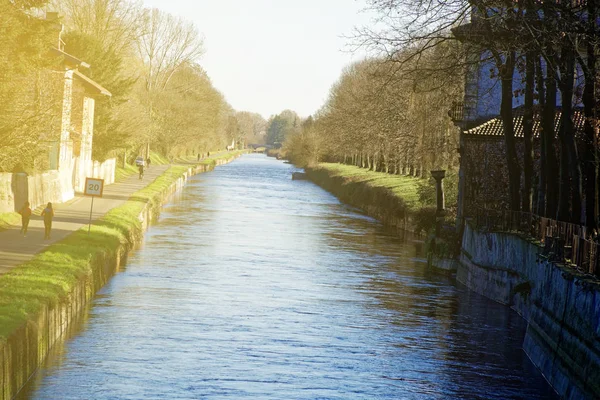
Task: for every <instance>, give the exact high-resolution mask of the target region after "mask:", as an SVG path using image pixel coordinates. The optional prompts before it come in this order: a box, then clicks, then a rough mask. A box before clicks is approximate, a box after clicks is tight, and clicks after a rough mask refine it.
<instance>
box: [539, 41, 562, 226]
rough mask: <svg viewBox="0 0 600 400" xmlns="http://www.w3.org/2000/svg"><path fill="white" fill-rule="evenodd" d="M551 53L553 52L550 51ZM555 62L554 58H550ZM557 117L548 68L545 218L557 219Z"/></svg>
mask: <svg viewBox="0 0 600 400" xmlns="http://www.w3.org/2000/svg"><path fill="white" fill-rule="evenodd" d="M550 51H551V50H550ZM549 58H550V60H552V61H553V59H554V57H553V56H549ZM555 116H556V77H555V75H554V71H552V67H550V66H546V103H545V106H544V110H543V116H542V135H543V137H544V149H545V153H546V168H545V171H546V210H545V212H544V214H543V215H544V216H546V217H552V218H555V217H556V212H557V208H558V207H557V200H558V197H557V194H558V160H557V159H556V149H555V147H554V138H555V132H554V119H555Z"/></svg>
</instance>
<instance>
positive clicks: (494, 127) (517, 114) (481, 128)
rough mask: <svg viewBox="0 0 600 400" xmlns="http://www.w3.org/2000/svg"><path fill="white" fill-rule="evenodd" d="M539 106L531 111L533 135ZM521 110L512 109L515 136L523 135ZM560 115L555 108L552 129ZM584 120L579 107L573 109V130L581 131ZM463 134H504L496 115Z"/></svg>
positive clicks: (537, 129) (537, 132)
mask: <svg viewBox="0 0 600 400" xmlns="http://www.w3.org/2000/svg"><path fill="white" fill-rule="evenodd" d="M540 111H541V110H540V108H539V107H537V108H536V109H534V113H533V136H534V137H539V136H540V124H541V114H540ZM523 112H524V108H523V107H522V106H521V107H517V108H515V109H513V121H514V126H515V137H520V138H522V137H524V135H523ZM561 115H562V111H561V109H560V108H559V107H557V109H556V114H555V116H554V131H555V132H558V130H559V127H560V117H561ZM584 121H585V116H584V114H583V112H582V111H581V110H580V109H575V110H574V111H573V127H574V128H575V131H583V124H584ZM464 134H465V135H468V136H504V125H503V123H502V119H501V118H500V117H499V116H497V117H492V118H490V119H488V120H487V121H484V122H482V123H480V124H479V125H477V126H475V127H473V128H470V129H467V130H465V131H464Z"/></svg>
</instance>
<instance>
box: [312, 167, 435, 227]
mask: <svg viewBox="0 0 600 400" xmlns="http://www.w3.org/2000/svg"><path fill="white" fill-rule="evenodd" d="M307 173H308V175H309V177H310V178H311V179H312V180H313V181H315V183H317V184H318V185H320V186H322V187H323V188H325V189H327V190H329V191H331V192H332V193H333V194H335V195H336V196H338V197H339V198H340V199H341V200H342V201H344V202H345V203H348V204H351V205H353V206H356V207H359V208H361V209H363V210H365V211H366V212H367V213H368V214H369V215H371V216H373V217H375V218H378V219H380V220H381V221H383V222H384V223H387V222H389V223H391V224H396V223H397V221H396V219H398V220H409V219H410V220H411V225H412V228H413V229H414V230H417V231H421V230H425V231H427V230H429V229H430V228H431V227H430V226H429V225H431V223H432V222H433V223H435V209H432V207H433V206H434V204H432V203H430V202H429V201H427V200H423V199H422V197H423V196H421V195H420V194H421V192H422V190H423V188H424V187H426V185H429V183H428V182H427V180H424V179H418V178H414V177H411V176H404V175H392V174H387V173H384V172H373V171H369V170H367V169H365V168H359V167H355V166H352V165H344V164H334V163H320V164H319V165H318V166H316V167H312V168H307ZM430 214H431V215H430ZM432 217H433V221H429V220H431V219H432Z"/></svg>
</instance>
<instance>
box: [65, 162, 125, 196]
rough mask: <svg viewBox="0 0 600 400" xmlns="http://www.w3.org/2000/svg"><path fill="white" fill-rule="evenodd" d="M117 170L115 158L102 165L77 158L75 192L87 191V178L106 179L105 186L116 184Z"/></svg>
mask: <svg viewBox="0 0 600 400" xmlns="http://www.w3.org/2000/svg"><path fill="white" fill-rule="evenodd" d="M116 168H117V160H116V159H115V158H111V159H109V160H106V161H104V162H103V163H100V162H98V161H92V160H86V159H83V158H80V157H77V158H76V159H75V171H74V173H73V188H74V190H75V192H77V193H83V191H84V189H85V187H84V186H85V178H99V179H104V185H110V184H112V183H114V182H115V171H116Z"/></svg>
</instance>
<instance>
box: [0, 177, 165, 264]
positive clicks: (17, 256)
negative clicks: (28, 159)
mask: <svg viewBox="0 0 600 400" xmlns="http://www.w3.org/2000/svg"><path fill="white" fill-rule="evenodd" d="M169 167H170V165H153V166H151V167H150V169H147V170H146V171H144V179H142V180H140V179H139V178H138V174H133V175H132V176H130V177H128V178H127V179H125V180H124V181H122V182H119V183H115V184H112V185H108V186H106V187H105V188H104V194H103V196H102V198H95V199H94V211H93V213H92V220H96V219H98V218H101V217H102V216H103V215H104V214H106V213H107V212H108V211H109V210H111V209H112V208H115V207H118V206H120V205H121V204H123V203H125V202H126V201H127V199H129V197H130V196H131V195H132V194H133V193H135V192H137V191H138V190H140V189H142V188H144V187H146V186H147V185H149V184H150V183H152V182H154V180H155V179H156V178H157V177H158V176H159V175H161V174H162V173H163V172H165V171H166V170H167V169H169ZM90 203H91V197H85V196H82V195H76V197H75V198H74V199H72V200H70V201H68V202H66V203H61V204H54V221H53V223H52V236H51V239H50V240H44V222H43V220H42V217H40V216H39V213H40V210H36V211H34V215H32V216H31V221H30V222H29V229H28V232H27V237H23V235H21V234H20V232H19V231H20V226H19V227H14V228H12V229H7V230H5V231H3V232H0V274H3V273H5V272H7V271H9V270H10V269H11V268H14V267H15V266H17V265H19V264H22V263H23V262H25V261H28V260H30V259H31V258H33V256H34V255H36V254H37V253H39V252H40V251H42V250H43V249H45V248H46V247H48V246H49V245H50V244H52V243H54V242H57V241H59V240H61V239H63V238H65V237H66V236H68V235H69V234H71V233H72V232H74V231H76V230H77V229H79V228H81V227H82V226H86V225H87V224H88V221H89V218H90Z"/></svg>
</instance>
